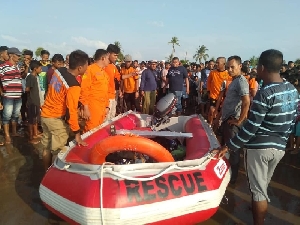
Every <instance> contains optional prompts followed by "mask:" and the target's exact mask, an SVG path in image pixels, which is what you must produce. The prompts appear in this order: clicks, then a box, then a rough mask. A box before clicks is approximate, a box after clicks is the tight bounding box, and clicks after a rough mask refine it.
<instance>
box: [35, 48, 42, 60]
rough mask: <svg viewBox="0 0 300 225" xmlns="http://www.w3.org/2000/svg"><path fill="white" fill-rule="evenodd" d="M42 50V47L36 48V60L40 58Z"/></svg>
mask: <svg viewBox="0 0 300 225" xmlns="http://www.w3.org/2000/svg"><path fill="white" fill-rule="evenodd" d="M43 50H44V48H43V47H38V48H37V49H36V50H35V56H36V58H38V57H41V51H43Z"/></svg>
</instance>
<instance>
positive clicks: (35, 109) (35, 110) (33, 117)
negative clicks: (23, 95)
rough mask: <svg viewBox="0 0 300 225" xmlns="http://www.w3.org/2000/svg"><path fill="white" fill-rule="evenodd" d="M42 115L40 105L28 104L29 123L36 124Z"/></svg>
mask: <svg viewBox="0 0 300 225" xmlns="http://www.w3.org/2000/svg"><path fill="white" fill-rule="evenodd" d="M39 117H40V106H38V105H34V104H31V105H29V106H28V111H27V119H28V123H29V124H36V123H37V121H38V118H39Z"/></svg>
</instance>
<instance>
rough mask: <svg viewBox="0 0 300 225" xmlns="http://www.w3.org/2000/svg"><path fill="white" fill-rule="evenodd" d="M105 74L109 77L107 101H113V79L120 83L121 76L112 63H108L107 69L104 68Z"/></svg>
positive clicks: (114, 95)
mask: <svg viewBox="0 0 300 225" xmlns="http://www.w3.org/2000/svg"><path fill="white" fill-rule="evenodd" d="M105 72H106V73H107V74H108V76H109V87H108V99H115V97H116V94H115V93H116V92H115V91H116V89H115V79H116V80H118V81H120V77H121V75H120V73H119V71H118V69H117V67H116V66H115V65H114V64H113V63H110V64H108V66H107V67H105Z"/></svg>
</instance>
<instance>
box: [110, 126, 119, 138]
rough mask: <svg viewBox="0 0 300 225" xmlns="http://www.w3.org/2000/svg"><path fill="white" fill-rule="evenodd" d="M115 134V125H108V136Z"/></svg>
mask: <svg viewBox="0 0 300 225" xmlns="http://www.w3.org/2000/svg"><path fill="white" fill-rule="evenodd" d="M116 134H117V132H116V127H115V125H113V124H112V125H110V136H115V135H116Z"/></svg>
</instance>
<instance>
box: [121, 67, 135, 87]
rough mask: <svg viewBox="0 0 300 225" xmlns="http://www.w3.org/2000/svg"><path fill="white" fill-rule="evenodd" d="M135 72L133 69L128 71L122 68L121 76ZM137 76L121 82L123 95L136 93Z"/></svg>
mask: <svg viewBox="0 0 300 225" xmlns="http://www.w3.org/2000/svg"><path fill="white" fill-rule="evenodd" d="M133 72H136V70H135V69H134V68H133V67H129V68H128V69H126V68H122V70H121V75H126V74H130V73H133ZM138 79H139V76H138V75H136V76H132V77H129V78H126V79H124V80H123V88H124V92H125V93H134V92H136V91H137V88H136V82H138Z"/></svg>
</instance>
